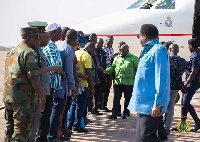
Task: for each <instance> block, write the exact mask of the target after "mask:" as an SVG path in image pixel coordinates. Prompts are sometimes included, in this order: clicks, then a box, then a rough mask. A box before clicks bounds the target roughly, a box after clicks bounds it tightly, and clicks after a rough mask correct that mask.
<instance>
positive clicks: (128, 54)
mask: <svg viewBox="0 0 200 142" xmlns="http://www.w3.org/2000/svg"><path fill="white" fill-rule="evenodd" d="M118 55H119V56H120V57H122V55H121V54H118ZM129 56H131V53H130V52H128V53H127V55H126V56H125V57H129ZM125 57H122V58H125Z"/></svg>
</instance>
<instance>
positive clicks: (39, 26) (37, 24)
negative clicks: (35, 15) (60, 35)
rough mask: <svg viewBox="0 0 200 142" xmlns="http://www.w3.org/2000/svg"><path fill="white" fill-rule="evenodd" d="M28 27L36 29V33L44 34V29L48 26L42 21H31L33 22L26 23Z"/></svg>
mask: <svg viewBox="0 0 200 142" xmlns="http://www.w3.org/2000/svg"><path fill="white" fill-rule="evenodd" d="M28 25H29V26H30V27H36V28H37V29H38V31H39V32H40V33H41V32H46V30H45V27H46V26H47V25H48V24H47V22H42V21H33V22H28Z"/></svg>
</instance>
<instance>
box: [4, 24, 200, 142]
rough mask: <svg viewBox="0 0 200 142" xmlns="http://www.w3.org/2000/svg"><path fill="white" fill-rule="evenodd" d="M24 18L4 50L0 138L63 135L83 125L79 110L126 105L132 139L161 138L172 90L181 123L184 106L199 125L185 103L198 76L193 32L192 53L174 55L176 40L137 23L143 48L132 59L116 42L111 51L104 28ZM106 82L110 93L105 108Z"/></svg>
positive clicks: (54, 141) (153, 141) (55, 138)
mask: <svg viewBox="0 0 200 142" xmlns="http://www.w3.org/2000/svg"><path fill="white" fill-rule="evenodd" d="M28 25H29V27H25V28H21V37H22V42H21V43H20V44H19V45H18V46H16V47H14V48H12V49H11V50H10V51H9V52H8V54H7V59H6V62H5V80H4V88H3V101H4V103H5V110H6V111H5V118H6V130H5V138H4V140H5V141H7V142H10V141H16V142H27V141H30V142H33V141H36V142H44V141H49V142H60V141H67V140H70V137H71V135H72V134H73V132H88V130H87V129H85V126H86V124H87V123H89V122H91V121H90V120H89V119H87V115H88V114H93V115H103V113H101V112H100V111H99V110H104V111H106V112H112V114H111V115H110V116H109V119H117V117H118V116H121V118H122V119H127V117H128V116H130V110H132V111H135V112H137V113H138V114H137V128H136V133H137V136H136V141H137V142H140V141H141V142H143V141H144V142H147V141H148V142H157V141H161V140H166V139H167V135H169V134H170V129H171V124H172V121H173V115H174V105H175V99H176V97H177V95H178V91H179V90H181V91H182V92H183V95H182V117H181V119H182V122H185V121H186V119H187V113H188V112H190V114H191V115H192V117H193V119H194V121H195V123H196V126H195V128H194V129H192V130H191V131H192V132H196V131H197V130H199V129H200V120H199V118H198V116H197V114H196V112H195V110H194V107H193V106H192V105H191V104H190V101H191V99H192V97H193V95H194V93H195V91H196V90H197V89H198V88H199V79H200V73H199V61H200V54H199V52H198V41H197V39H191V40H189V41H188V44H189V50H190V52H191V53H192V54H191V56H190V58H189V59H188V61H185V59H183V58H181V57H180V56H178V52H179V46H178V45H177V44H173V43H171V42H166V43H165V45H164V46H163V45H161V44H160V43H159V40H158V29H157V27H155V26H154V25H151V24H144V25H142V27H141V30H140V35H138V38H139V39H140V42H141V45H142V46H143V47H144V48H143V51H142V52H141V55H140V58H138V57H137V56H135V55H133V54H131V53H130V52H129V46H128V45H127V44H126V43H125V42H124V41H121V42H120V43H119V47H118V49H119V51H118V53H116V54H114V50H113V48H112V45H113V41H114V38H113V36H111V35H110V36H107V38H106V40H105V43H104V40H103V39H102V38H97V35H96V34H95V33H91V34H90V35H89V37H86V36H85V35H84V33H83V32H82V31H76V30H74V29H70V28H68V27H61V26H60V25H58V24H56V23H50V24H47V23H46V22H29V23H28ZM169 61H170V62H169ZM184 72H185V74H186V80H185V83H183V82H182V75H183V73H184ZM112 81H113V88H114V99H113V108H112V110H109V109H108V107H107V102H108V97H109V93H110V88H111V85H112ZM122 93H124V98H125V101H124V111H123V113H121V105H120V99H121V96H122ZM164 113H165V121H163V117H162V115H163V114H164ZM164 122H165V123H164ZM173 130H178V128H175V129H173ZM157 131H158V135H157Z"/></svg>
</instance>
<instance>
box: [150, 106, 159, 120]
mask: <svg viewBox="0 0 200 142" xmlns="http://www.w3.org/2000/svg"><path fill="white" fill-rule="evenodd" d="M151 116H152V117H159V116H161V107H155V106H153V107H152V110H151Z"/></svg>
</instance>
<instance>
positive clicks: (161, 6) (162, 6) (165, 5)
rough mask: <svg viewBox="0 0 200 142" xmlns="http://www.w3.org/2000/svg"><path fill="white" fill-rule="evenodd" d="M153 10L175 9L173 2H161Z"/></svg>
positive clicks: (169, 0)
mask: <svg viewBox="0 0 200 142" xmlns="http://www.w3.org/2000/svg"><path fill="white" fill-rule="evenodd" d="M155 9H175V0H162V1H161V2H160V3H159V4H158V5H157V6H156V7H155Z"/></svg>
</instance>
